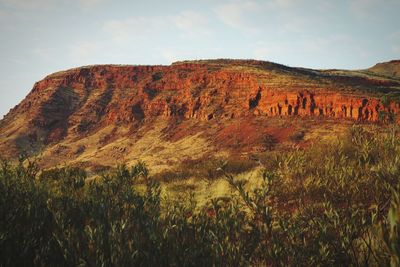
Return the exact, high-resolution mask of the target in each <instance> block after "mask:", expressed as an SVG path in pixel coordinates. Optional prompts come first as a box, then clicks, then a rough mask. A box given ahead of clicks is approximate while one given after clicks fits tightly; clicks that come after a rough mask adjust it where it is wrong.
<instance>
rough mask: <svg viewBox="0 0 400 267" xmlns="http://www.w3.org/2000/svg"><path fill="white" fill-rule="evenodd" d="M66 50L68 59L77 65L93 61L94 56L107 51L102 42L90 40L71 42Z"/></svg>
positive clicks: (96, 56)
mask: <svg viewBox="0 0 400 267" xmlns="http://www.w3.org/2000/svg"><path fill="white" fill-rule="evenodd" d="M68 50H69V58H70V60H71V61H72V62H73V63H74V64H77V65H85V64H88V62H93V60H94V59H95V58H98V55H101V54H103V53H104V51H107V50H106V49H105V47H104V45H103V44H101V43H98V42H90V41H86V42H76V43H73V44H71V45H70V46H69V47H68ZM93 63H94V62H93Z"/></svg>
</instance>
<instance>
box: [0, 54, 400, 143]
mask: <svg viewBox="0 0 400 267" xmlns="http://www.w3.org/2000/svg"><path fill="white" fill-rule="evenodd" d="M399 88H400V81H398V80H396V79H384V78H376V77H370V76H359V75H353V74H351V73H350V72H348V73H347V74H346V73H345V74H343V73H341V74H337V73H335V72H327V71H316V70H309V69H300V68H289V67H286V66H282V65H278V64H273V63H268V62H259V61H229V60H219V61H199V62H180V63H175V64H173V65H171V66H114V65H104V66H89V67H82V68H77V69H72V70H68V71H64V72H59V73H55V74H52V75H49V76H48V77H46V78H45V79H43V80H42V81H39V82H37V83H36V84H35V85H34V87H33V90H32V91H31V92H30V94H29V95H28V96H27V97H26V98H25V100H23V101H22V102H21V103H20V104H19V105H18V106H17V107H15V108H14V109H13V110H11V112H10V113H9V114H8V115H7V116H6V117H5V119H4V120H3V121H2V122H1V124H0V129H1V131H2V134H3V135H2V136H1V138H2V141H3V144H4V143H6V142H5V140H6V139H7V140H8V141H10V140H11V139H12V138H13V136H14V137H15V138H14V139H16V138H17V136H19V137H20V136H27V132H28V133H29V132H31V133H30V134H28V136H29V138H30V139H32V140H33V142H35V141H38V140H39V139H40V140H42V141H43V142H44V144H49V143H54V142H58V141H60V140H62V139H63V138H66V137H67V136H75V137H76V138H82V137H83V136H85V134H87V133H88V132H92V131H96V130H98V129H101V128H103V127H107V126H109V125H133V124H143V123H145V122H146V121H148V120H151V119H154V118H166V119H169V118H179V119H194V120H200V121H209V120H219V119H232V120H235V119H238V118H244V117H248V116H261V117H273V116H293V117H309V116H310V117H311V116H314V117H331V118H338V119H350V120H354V121H371V122H377V121H378V120H385V119H388V116H387V115H388V114H398V113H399V109H400V105H399V103H398V102H395V101H390V100H388V101H385V102H384V103H382V101H381V97H380V95H379V92H380V91H382V92H386V93H387V92H396V91H397V90H398V89H399ZM398 117H399V116H398ZM399 121H400V120H398V122H399ZM17 122H18V123H17Z"/></svg>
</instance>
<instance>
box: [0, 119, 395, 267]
mask: <svg viewBox="0 0 400 267" xmlns="http://www.w3.org/2000/svg"><path fill="white" fill-rule="evenodd" d="M261 161H262V160H261ZM263 163H264V170H263V171H262V172H261V173H260V177H259V183H258V186H256V187H253V189H249V187H248V186H246V182H245V181H244V180H238V179H236V177H235V175H234V174H231V172H230V170H231V169H232V168H231V167H230V165H229V164H228V165H222V166H220V169H219V172H220V175H222V176H223V177H224V179H225V180H226V181H227V182H228V183H229V185H230V186H231V187H232V189H233V190H234V192H235V194H234V195H233V196H232V197H230V198H215V199H210V200H209V201H208V203H207V204H206V205H205V206H203V207H197V204H196V201H195V197H194V196H193V195H187V196H186V197H183V198H181V199H180V200H179V201H172V200H164V199H163V198H162V197H161V190H160V185H159V182H158V180H157V179H154V178H152V177H151V175H150V174H149V172H148V170H147V168H146V166H145V164H144V163H138V164H137V165H135V166H133V167H132V168H130V169H129V168H128V167H127V166H124V165H121V166H118V168H116V169H115V170H114V171H111V172H110V173H108V174H105V175H103V176H102V177H101V179H97V180H92V181H90V182H89V181H88V180H86V182H85V179H86V173H85V172H84V171H82V170H79V169H76V168H69V167H65V168H61V169H54V170H51V171H41V170H39V168H38V167H37V165H36V164H35V163H34V162H29V161H23V160H22V159H21V160H20V163H19V164H17V165H11V164H9V163H8V162H5V161H3V162H2V164H1V168H0V214H1V220H0V265H1V266H32V265H33V266H132V265H133V266H249V265H256V266H258V265H260V266H299V265H300V266H310V265H311V266H314V265H317V266H348V265H353V266H388V265H392V266H398V265H399V256H400V247H399V246H400V228H399V224H400V198H399V195H400V187H399V177H400V140H399V135H398V132H397V129H395V128H390V129H387V130H385V131H376V132H373V133H371V132H367V131H366V130H364V129H363V128H362V127H360V126H354V127H353V128H352V129H351V130H350V131H349V133H348V135H347V136H346V137H345V138H342V139H341V140H340V141H338V142H337V143H335V144H330V145H329V144H325V145H319V146H314V147H311V148H310V149H307V150H295V151H289V152H284V153H282V154H280V155H277V156H275V157H272V158H269V160H268V161H266V162H263ZM199 166H201V165H199ZM159 178H160V177H159ZM143 183H144V184H145V185H146V190H145V191H144V192H143V191H140V190H138V189H137V186H136V185H137V184H141V185H142V184H143Z"/></svg>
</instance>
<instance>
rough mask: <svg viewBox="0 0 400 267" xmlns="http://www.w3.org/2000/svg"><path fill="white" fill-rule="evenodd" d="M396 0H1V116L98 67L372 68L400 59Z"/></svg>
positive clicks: (399, 2)
mask: <svg viewBox="0 0 400 267" xmlns="http://www.w3.org/2000/svg"><path fill="white" fill-rule="evenodd" d="M399 11H400V0H335V1H328V0H326V1H323V0H198V1H195V0H168V1H167V0H145V1H138V0H130V1H128V0H126V1H124V0H0V38H1V39H0V59H1V60H0V118H2V116H3V115H5V114H6V113H7V112H8V111H9V109H10V108H12V107H14V106H15V105H16V104H18V103H19V102H20V101H21V100H22V99H23V98H24V97H25V96H26V95H27V94H28V93H29V91H30V90H31V89H32V87H33V84H34V83H35V82H36V81H39V80H41V79H42V78H44V77H45V76H46V75H48V74H50V73H53V72H56V71H59V70H65V69H69V68H72V67H78V66H83V65H92V64H135V65H136V64H139V65H144V64H163V65H168V64H170V63H172V62H174V61H178V60H188V59H210V58H237V59H258V60H267V61H273V62H277V63H281V64H285V65H289V66H301V67H309V68H319V69H321V68H323V69H326V68H341V69H362V68H368V67H370V66H372V65H374V64H375V63H377V62H384V61H388V60H392V59H399V58H400V15H399Z"/></svg>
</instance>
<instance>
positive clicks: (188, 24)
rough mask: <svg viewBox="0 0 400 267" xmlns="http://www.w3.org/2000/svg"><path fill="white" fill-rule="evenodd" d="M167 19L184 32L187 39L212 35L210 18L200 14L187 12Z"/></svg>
mask: <svg viewBox="0 0 400 267" xmlns="http://www.w3.org/2000/svg"><path fill="white" fill-rule="evenodd" d="M166 19H167V20H168V19H170V20H171V21H172V22H173V23H174V24H175V26H176V27H177V28H178V29H180V30H181V31H183V34H184V36H185V37H189V38H192V37H194V38H196V37H204V36H208V35H210V34H211V29H210V25H209V22H208V18H207V17H206V16H203V15H202V14H200V13H198V12H194V11H191V10H187V11H183V12H182V13H180V14H178V15H175V16H169V17H168V18H166Z"/></svg>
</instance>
